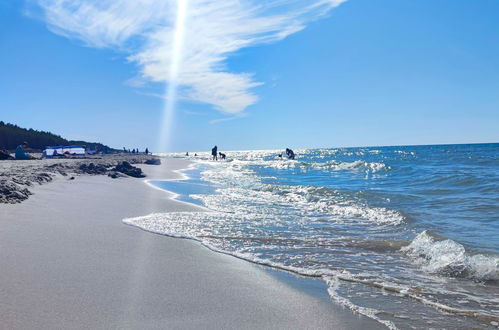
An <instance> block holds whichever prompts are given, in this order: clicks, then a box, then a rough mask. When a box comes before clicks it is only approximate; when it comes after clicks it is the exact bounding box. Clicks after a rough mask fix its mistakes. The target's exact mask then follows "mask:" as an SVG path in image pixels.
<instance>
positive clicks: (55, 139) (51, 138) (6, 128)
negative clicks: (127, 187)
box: [0, 121, 117, 153]
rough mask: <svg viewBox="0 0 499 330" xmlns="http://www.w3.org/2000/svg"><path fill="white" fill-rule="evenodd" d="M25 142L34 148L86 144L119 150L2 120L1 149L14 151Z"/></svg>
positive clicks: (0, 123)
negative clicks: (68, 138) (67, 138)
mask: <svg viewBox="0 0 499 330" xmlns="http://www.w3.org/2000/svg"><path fill="white" fill-rule="evenodd" d="M23 142H28V145H29V148H30V149H34V150H43V149H45V147H47V146H68V145H79V146H83V145H85V146H87V148H88V149H92V150H95V149H96V147H97V150H98V151H102V152H104V153H109V152H116V151H117V150H116V149H113V148H110V147H108V146H106V145H103V144H102V143H94V142H86V141H71V140H66V139H64V138H62V137H61V136H60V135H56V134H53V133H50V132H45V131H37V130H34V129H32V128H30V129H26V128H22V127H19V126H17V125H14V124H9V123H4V122H3V121H0V149H5V150H11V151H12V150H14V149H16V147H17V146H18V145H20V144H21V143H23Z"/></svg>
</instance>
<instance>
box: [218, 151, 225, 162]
mask: <svg viewBox="0 0 499 330" xmlns="http://www.w3.org/2000/svg"><path fill="white" fill-rule="evenodd" d="M218 155H219V156H220V159H222V160H223V159H225V157H227V155H226V154H224V153H223V152H219V153H218Z"/></svg>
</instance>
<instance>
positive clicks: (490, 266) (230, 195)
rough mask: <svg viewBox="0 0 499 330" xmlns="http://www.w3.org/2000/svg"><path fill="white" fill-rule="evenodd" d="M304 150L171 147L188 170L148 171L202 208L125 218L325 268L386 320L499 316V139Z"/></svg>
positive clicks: (338, 289)
mask: <svg viewBox="0 0 499 330" xmlns="http://www.w3.org/2000/svg"><path fill="white" fill-rule="evenodd" d="M294 151H295V153H296V158H295V159H294V160H290V159H286V157H285V155H284V157H283V158H282V159H281V158H280V157H278V155H279V154H281V153H283V150H249V151H227V152H226V154H227V159H226V160H223V161H221V160H219V161H213V160H211V159H210V158H211V156H210V153H209V152H206V153H197V155H196V156H193V154H192V153H191V155H190V156H185V155H184V154H170V155H168V156H169V157H182V158H187V159H189V160H191V161H192V163H191V166H190V167H189V168H188V169H186V170H184V171H183V173H184V174H185V178H184V179H182V180H175V181H152V182H150V183H151V184H154V185H156V186H157V187H160V188H162V189H165V190H168V191H172V192H174V193H175V194H176V198H177V199H179V200H181V201H183V202H188V203H193V204H196V205H198V206H201V207H202V208H203V209H201V208H200V209H199V211H196V212H171V213H161V214H151V215H147V216H143V217H137V218H129V219H124V220H123V221H124V222H125V223H126V224H129V225H133V226H137V227H140V228H142V229H144V230H147V231H151V232H154V233H159V234H163V235H167V236H173V237H182V238H190V239H194V240H196V241H199V242H201V243H202V244H203V245H204V246H206V247H207V248H210V249H212V250H214V251H217V252H220V253H226V254H230V255H233V256H235V257H237V258H242V259H245V260H247V261H249V262H253V263H257V264H260V265H264V266H268V267H273V268H276V269H280V270H283V271H287V272H291V273H294V274H296V275H297V276H305V277H314V278H317V279H318V280H321V281H324V282H325V283H326V286H325V287H327V291H328V294H329V296H330V297H331V300H333V301H335V302H336V303H339V304H341V305H343V306H345V307H347V308H350V309H351V310H352V311H354V312H356V313H360V314H363V315H366V316H368V317H370V318H372V319H375V320H377V321H378V322H380V323H382V324H384V325H386V327H387V328H389V329H432V328H434V329H473V328H475V329H488V328H490V329H497V328H499V144H461V145H428V146H393V147H365V148H321V149H304V150H294ZM166 161H168V160H166Z"/></svg>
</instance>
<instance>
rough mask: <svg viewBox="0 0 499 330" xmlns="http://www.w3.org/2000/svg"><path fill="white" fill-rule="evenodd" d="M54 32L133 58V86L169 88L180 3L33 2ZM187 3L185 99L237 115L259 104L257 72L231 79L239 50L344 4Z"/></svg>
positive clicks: (312, 0) (311, 0) (277, 0)
mask: <svg viewBox="0 0 499 330" xmlns="http://www.w3.org/2000/svg"><path fill="white" fill-rule="evenodd" d="M35 1H37V3H38V5H39V6H40V7H41V8H42V12H43V18H44V20H45V21H46V22H47V25H48V27H49V29H50V30H51V31H53V32H55V33H57V34H60V35H63V36H66V37H68V38H71V39H77V40H81V41H82V42H83V43H84V44H85V45H87V46H90V47H101V48H104V47H105V48H112V49H115V50H117V51H120V52H124V53H126V54H128V59H129V60H130V61H131V62H134V63H136V64H137V65H138V68H139V73H138V76H137V77H135V78H133V80H132V81H133V83H134V84H135V85H136V84H138V83H140V82H141V83H148V82H168V81H169V80H170V78H171V73H170V72H169V68H170V61H171V60H172V54H171V49H172V48H173V45H172V43H173V34H174V31H173V27H174V25H175V17H174V14H175V11H176V3H177V0H35ZM179 1H188V6H187V19H186V28H185V32H184V36H185V40H184V42H183V50H182V59H181V66H180V67H181V69H180V72H179V75H178V80H177V83H178V84H179V86H180V91H181V96H182V97H183V98H186V99H189V100H191V101H195V102H200V103H206V104H210V105H212V106H213V107H214V108H215V109H217V110H219V111H221V112H223V113H227V114H236V113H240V112H241V111H243V110H244V109H245V108H247V107H248V106H250V105H252V104H254V103H256V102H257V101H258V97H257V96H256V95H255V94H254V93H253V92H252V88H254V87H256V86H258V85H260V84H261V82H258V81H255V79H254V78H253V75H252V74H251V73H244V72H242V73H241V72H240V73H235V72H229V69H228V68H227V66H226V60H227V59H228V57H229V56H231V55H232V54H234V53H235V52H237V51H238V50H240V49H242V48H246V47H251V46H256V45H259V44H263V43H271V42H276V41H279V40H282V39H284V38H286V37H287V36H289V35H291V34H293V33H296V32H298V31H300V30H302V29H303V28H305V26H306V24H307V23H309V22H311V21H313V20H316V19H319V18H321V17H323V16H324V15H326V14H327V13H328V12H329V11H330V10H331V9H332V8H334V7H336V6H338V5H339V4H341V3H342V2H344V1H346V0H301V1H298V0H288V1H284V0H246V1H244V0H179Z"/></svg>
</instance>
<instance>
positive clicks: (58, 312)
mask: <svg viewBox="0 0 499 330" xmlns="http://www.w3.org/2000/svg"><path fill="white" fill-rule="evenodd" d="M187 164H188V163H187V162H186V161H185V160H179V159H168V160H166V163H164V164H162V165H160V166H148V165H139V166H140V167H141V168H142V169H143V171H144V172H145V173H146V174H147V179H167V178H177V177H180V174H178V173H176V172H174V170H176V169H180V168H184V167H186V166H187ZM13 166H15V165H13ZM32 191H33V192H34V194H33V195H32V196H30V198H29V199H27V200H25V201H24V202H22V203H19V204H0V209H1V211H0V296H1V299H0V328H1V329H194V328H196V329H376V328H382V326H381V325H380V324H378V323H377V322H375V321H373V320H371V319H368V318H367V317H361V316H358V315H354V314H352V312H350V311H349V310H348V309H345V308H342V307H341V306H339V305H336V304H335V303H333V302H330V301H328V300H327V299H324V298H323V297H322V298H321V297H318V296H317V295H314V294H313V293H311V292H307V290H306V289H300V287H302V288H306V287H307V285H309V284H310V281H315V280H312V279H304V278H298V277H294V276H293V279H292V280H291V281H292V282H293V285H290V283H289V278H288V281H282V280H280V279H279V275H278V276H275V275H272V274H271V272H268V271H265V270H264V269H263V267H261V266H256V265H253V264H251V263H248V262H245V261H242V260H239V259H236V258H233V257H231V256H227V255H223V254H218V253H214V252H212V251H210V250H208V249H206V248H204V247H202V246H201V245H200V244H199V243H196V242H194V241H190V240H185V239H175V238H170V237H165V236H161V235H156V234H151V233H148V232H145V231H142V230H140V229H137V228H134V227H130V226H126V225H124V224H123V223H122V222H121V220H122V219H123V218H126V217H133V216H140V215H146V214H149V213H152V212H166V211H189V210H195V209H196V208H195V206H193V205H190V204H186V203H181V202H177V201H175V200H172V199H171V198H170V197H171V195H170V194H169V193H167V192H165V191H161V190H158V189H153V188H151V187H150V186H149V185H147V184H145V182H144V180H143V179H134V178H119V179H116V180H111V179H110V178H108V177H106V176H87V175H82V176H78V177H76V179H75V180H67V178H65V177H62V176H58V177H56V179H55V180H54V181H53V182H51V183H49V184H44V185H40V186H38V185H36V186H35V187H33V188H32ZM273 273H275V272H273ZM286 276H289V275H286ZM315 282H317V281H315ZM307 283H308V284H307Z"/></svg>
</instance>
